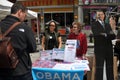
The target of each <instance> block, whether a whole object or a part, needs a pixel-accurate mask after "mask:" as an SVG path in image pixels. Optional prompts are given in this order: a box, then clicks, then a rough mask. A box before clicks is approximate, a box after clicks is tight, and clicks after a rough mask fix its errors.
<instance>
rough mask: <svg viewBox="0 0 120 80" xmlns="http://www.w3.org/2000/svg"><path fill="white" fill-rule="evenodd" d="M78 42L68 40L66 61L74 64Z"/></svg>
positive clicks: (65, 54)
mask: <svg viewBox="0 0 120 80" xmlns="http://www.w3.org/2000/svg"><path fill="white" fill-rule="evenodd" d="M76 47H77V40H73V39H72V40H70V39H69V40H67V41H66V43H65V51H64V61H65V62H74V60H75V56H76Z"/></svg>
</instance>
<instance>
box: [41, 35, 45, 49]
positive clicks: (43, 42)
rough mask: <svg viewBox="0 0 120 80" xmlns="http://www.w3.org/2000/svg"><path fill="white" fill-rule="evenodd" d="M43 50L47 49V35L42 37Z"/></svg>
mask: <svg viewBox="0 0 120 80" xmlns="http://www.w3.org/2000/svg"><path fill="white" fill-rule="evenodd" d="M42 50H43V51H44V50H45V36H43V37H42Z"/></svg>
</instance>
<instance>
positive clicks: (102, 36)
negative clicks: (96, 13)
mask: <svg viewBox="0 0 120 80" xmlns="http://www.w3.org/2000/svg"><path fill="white" fill-rule="evenodd" d="M92 32H93V36H94V45H95V46H94V48H95V53H103V52H105V51H106V50H108V49H109V50H110V52H112V41H111V40H113V39H115V34H114V32H113V31H112V29H111V26H110V25H109V24H107V23H105V26H104V28H103V26H102V25H101V23H100V22H99V21H96V22H94V23H93V24H92Z"/></svg>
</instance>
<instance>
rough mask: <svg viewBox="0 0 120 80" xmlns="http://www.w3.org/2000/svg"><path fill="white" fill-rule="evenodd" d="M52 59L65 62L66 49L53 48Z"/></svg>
mask: <svg viewBox="0 0 120 80" xmlns="http://www.w3.org/2000/svg"><path fill="white" fill-rule="evenodd" d="M52 59H58V60H63V59H64V49H58V48H53V54H52Z"/></svg>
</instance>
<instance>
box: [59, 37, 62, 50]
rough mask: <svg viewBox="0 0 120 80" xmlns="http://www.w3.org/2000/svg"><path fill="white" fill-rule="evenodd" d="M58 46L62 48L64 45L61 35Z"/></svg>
mask: <svg viewBox="0 0 120 80" xmlns="http://www.w3.org/2000/svg"><path fill="white" fill-rule="evenodd" d="M58 43H59V45H58V48H59V49H60V48H61V47H62V38H61V37H58Z"/></svg>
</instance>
